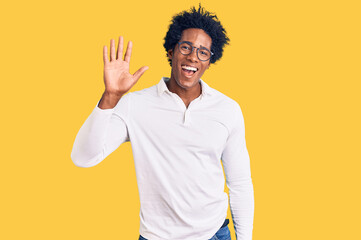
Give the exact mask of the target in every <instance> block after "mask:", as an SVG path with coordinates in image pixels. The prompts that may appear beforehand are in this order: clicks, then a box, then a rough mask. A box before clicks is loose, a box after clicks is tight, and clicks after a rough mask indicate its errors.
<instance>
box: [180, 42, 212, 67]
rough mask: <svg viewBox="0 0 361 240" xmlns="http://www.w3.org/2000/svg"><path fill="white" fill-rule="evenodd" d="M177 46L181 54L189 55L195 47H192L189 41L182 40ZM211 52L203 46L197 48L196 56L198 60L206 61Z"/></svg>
mask: <svg viewBox="0 0 361 240" xmlns="http://www.w3.org/2000/svg"><path fill="white" fill-rule="evenodd" d="M178 48H179V51H180V52H181V54H183V55H189V54H191V53H192V52H193V50H194V49H195V48H197V47H194V46H192V45H191V44H190V43H189V42H186V41H184V42H178ZM213 54H214V53H212V52H211V51H210V50H208V49H207V48H205V47H200V48H197V57H198V59H199V60H201V61H203V62H204V61H208V60H209V59H210V58H211V57H212V55H213Z"/></svg>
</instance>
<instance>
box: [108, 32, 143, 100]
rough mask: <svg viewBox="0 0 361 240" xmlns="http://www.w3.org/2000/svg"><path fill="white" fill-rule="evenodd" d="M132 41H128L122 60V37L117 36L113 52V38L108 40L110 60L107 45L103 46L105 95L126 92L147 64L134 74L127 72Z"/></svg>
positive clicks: (120, 94) (118, 94) (117, 94)
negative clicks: (116, 44) (116, 46)
mask: <svg viewBox="0 0 361 240" xmlns="http://www.w3.org/2000/svg"><path fill="white" fill-rule="evenodd" d="M132 45H133V44H132V42H131V41H129V42H128V46H127V50H126V52H125V56H124V60H123V37H122V36H120V37H119V42H118V50H117V52H115V42H114V39H111V40H110V61H109V59H108V50H107V46H104V48H103V60H104V84H105V92H104V94H106V95H114V96H122V95H124V94H125V93H126V92H128V91H129V90H130V89H131V88H132V87H133V86H134V84H135V83H136V82H137V81H138V79H139V78H140V77H141V76H142V75H143V73H144V72H145V71H146V70H147V69H148V67H147V66H144V67H141V68H140V69H138V70H137V71H136V72H135V73H134V74H130V73H129V62H130V57H131V55H132Z"/></svg>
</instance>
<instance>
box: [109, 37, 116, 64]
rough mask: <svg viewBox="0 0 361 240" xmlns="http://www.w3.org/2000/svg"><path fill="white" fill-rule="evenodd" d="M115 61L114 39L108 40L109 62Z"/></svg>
mask: <svg viewBox="0 0 361 240" xmlns="http://www.w3.org/2000/svg"><path fill="white" fill-rule="evenodd" d="M114 60H115V43H114V39H111V40H110V61H114Z"/></svg>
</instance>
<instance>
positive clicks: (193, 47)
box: [178, 41, 214, 62]
mask: <svg viewBox="0 0 361 240" xmlns="http://www.w3.org/2000/svg"><path fill="white" fill-rule="evenodd" d="M182 43H187V44H188V45H190V46H191V47H192V51H191V52H190V53H188V54H184V53H182V51H181V49H180V45H181V44H182ZM195 48H197V47H195V46H193V45H192V44H190V43H189V42H187V41H182V42H178V50H179V52H180V53H181V54H182V55H185V56H188V55H190V54H192V53H193V51H194V49H195ZM199 49H206V50H207V51H209V52H210V53H211V56H210V57H209V58H208V59H207V60H202V59H200V58H199V55H198V52H199ZM213 55H214V53H212V51H211V50H209V49H208V48H205V47H200V48H197V58H198V59H199V60H200V61H202V62H206V61H208V60H209V59H211V58H212V56H213Z"/></svg>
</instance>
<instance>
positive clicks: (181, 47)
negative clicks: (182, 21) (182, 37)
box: [179, 43, 192, 55]
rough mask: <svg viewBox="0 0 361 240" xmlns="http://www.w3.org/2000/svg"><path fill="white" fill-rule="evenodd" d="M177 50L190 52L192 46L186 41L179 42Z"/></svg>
mask: <svg viewBox="0 0 361 240" xmlns="http://www.w3.org/2000/svg"><path fill="white" fill-rule="evenodd" d="M179 50H180V51H181V53H183V54H185V55H188V54H190V53H191V52H192V46H191V45H189V44H188V43H181V44H180V45H179Z"/></svg>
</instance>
